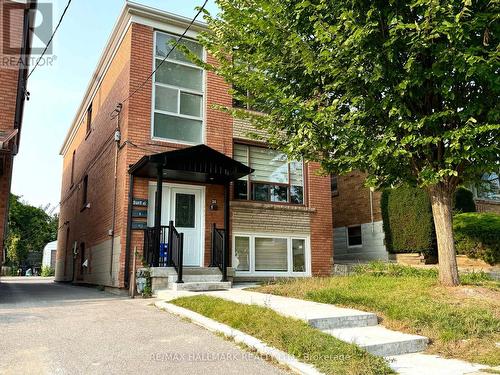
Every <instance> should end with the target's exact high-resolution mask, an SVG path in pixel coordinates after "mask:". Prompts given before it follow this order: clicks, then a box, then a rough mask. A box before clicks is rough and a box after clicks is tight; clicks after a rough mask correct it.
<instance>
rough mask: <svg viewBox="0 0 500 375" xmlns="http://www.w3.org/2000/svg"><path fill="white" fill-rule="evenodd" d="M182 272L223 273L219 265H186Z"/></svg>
mask: <svg viewBox="0 0 500 375" xmlns="http://www.w3.org/2000/svg"><path fill="white" fill-rule="evenodd" d="M182 274H183V275H185V276H187V275H205V276H206V275H222V273H221V272H220V269H219V267H184V268H183V269H182Z"/></svg>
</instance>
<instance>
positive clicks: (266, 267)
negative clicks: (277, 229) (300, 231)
mask: <svg viewBox="0 0 500 375" xmlns="http://www.w3.org/2000/svg"><path fill="white" fill-rule="evenodd" d="M255 270H256V271H287V270H288V259H287V240H286V238H259V237H255Z"/></svg>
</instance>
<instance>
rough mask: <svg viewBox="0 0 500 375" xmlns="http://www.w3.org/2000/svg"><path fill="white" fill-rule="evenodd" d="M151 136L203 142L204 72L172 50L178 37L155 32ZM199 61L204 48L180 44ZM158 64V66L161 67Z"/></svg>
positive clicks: (186, 43) (188, 41)
mask: <svg viewBox="0 0 500 375" xmlns="http://www.w3.org/2000/svg"><path fill="white" fill-rule="evenodd" d="M155 35H156V36H155V37H156V44H155V45H156V48H155V68H157V67H159V68H158V70H157V71H156V73H155V75H154V89H153V93H154V111H153V137H155V138H162V139H168V140H172V141H177V142H183V143H194V144H198V143H202V142H203V69H201V68H199V67H198V66H196V65H195V64H193V63H192V62H191V61H190V60H189V58H188V57H187V56H186V55H185V54H184V52H183V51H182V50H181V49H177V48H176V49H175V50H173V51H172V53H171V54H170V55H169V57H168V58H167V59H166V60H165V62H164V63H163V64H161V62H162V61H163V59H164V58H165V56H166V55H167V54H168V53H169V52H170V50H171V49H172V46H173V45H172V43H175V41H176V40H177V39H178V37H176V36H173V35H169V34H165V33H160V32H156V34H155ZM179 44H180V45H183V46H184V47H187V48H188V49H189V50H190V51H191V52H193V53H194V54H195V55H196V56H197V57H198V58H200V59H202V58H203V47H202V46H201V45H200V44H198V43H196V42H194V41H192V40H188V39H182V40H181V42H180V43H179ZM160 64H161V66H160Z"/></svg>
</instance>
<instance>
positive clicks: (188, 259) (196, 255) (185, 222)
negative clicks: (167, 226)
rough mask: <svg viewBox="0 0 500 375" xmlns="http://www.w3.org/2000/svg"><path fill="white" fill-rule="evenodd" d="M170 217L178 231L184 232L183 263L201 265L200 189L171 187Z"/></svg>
mask: <svg viewBox="0 0 500 375" xmlns="http://www.w3.org/2000/svg"><path fill="white" fill-rule="evenodd" d="M170 215H171V216H170V217H171V220H173V221H174V226H175V228H176V229H177V231H178V232H179V233H184V265H185V266H200V265H201V249H202V246H201V241H202V233H203V230H202V227H201V191H200V190H199V189H189V188H173V189H172V193H171V203H170Z"/></svg>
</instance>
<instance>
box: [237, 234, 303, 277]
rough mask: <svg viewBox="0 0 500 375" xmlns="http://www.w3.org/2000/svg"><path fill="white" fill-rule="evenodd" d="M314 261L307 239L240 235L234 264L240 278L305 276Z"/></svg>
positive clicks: (238, 235) (268, 235)
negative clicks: (249, 276) (311, 258)
mask: <svg viewBox="0 0 500 375" xmlns="http://www.w3.org/2000/svg"><path fill="white" fill-rule="evenodd" d="M309 259H310V248H309V242H308V239H307V238H306V237H295V236H293V237H291V236H287V235H272V234H236V235H235V236H234V237H233V262H232V265H233V267H234V269H235V271H236V273H237V274H240V275H253V276H305V275H308V274H309V272H310V271H308V266H307V265H308V262H309Z"/></svg>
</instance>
